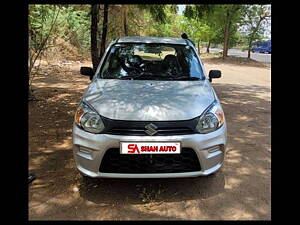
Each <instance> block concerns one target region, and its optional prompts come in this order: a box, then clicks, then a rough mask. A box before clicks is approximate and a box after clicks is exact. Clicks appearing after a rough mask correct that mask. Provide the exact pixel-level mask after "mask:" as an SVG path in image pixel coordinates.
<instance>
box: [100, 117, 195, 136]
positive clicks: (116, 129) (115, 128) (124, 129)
mask: <svg viewBox="0 0 300 225" xmlns="http://www.w3.org/2000/svg"><path fill="white" fill-rule="evenodd" d="M102 121H103V123H104V125H105V129H104V130H103V132H102V133H105V134H115V135H132V136H148V135H149V134H147V133H146V132H145V131H146V128H145V126H147V125H148V124H151V123H152V124H154V125H155V126H156V127H157V129H156V131H157V133H155V134H154V135H153V136H168V135H186V134H195V133H196V131H195V128H196V126H197V123H198V118H194V119H191V120H179V121H130V120H112V119H108V118H105V117H102Z"/></svg>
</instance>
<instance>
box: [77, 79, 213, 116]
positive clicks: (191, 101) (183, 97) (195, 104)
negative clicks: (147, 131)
mask: <svg viewBox="0 0 300 225" xmlns="http://www.w3.org/2000/svg"><path fill="white" fill-rule="evenodd" d="M83 100H84V101H86V102H87V103H88V104H90V105H91V106H92V107H93V108H94V109H95V110H97V112H98V113H99V114H100V115H101V116H104V117H106V118H109V119H114V120H132V121H172V120H189V119H193V118H195V117H197V116H200V115H201V114H202V112H203V111H204V110H205V109H206V108H207V107H208V106H209V105H210V104H211V103H212V102H213V101H214V100H215V97H214V91H213V89H212V87H211V85H210V83H209V82H208V81H207V80H204V81H149V80H115V79H98V80H95V81H93V82H92V83H91V84H90V86H89V87H88V88H87V90H86V91H85V94H84V96H83Z"/></svg>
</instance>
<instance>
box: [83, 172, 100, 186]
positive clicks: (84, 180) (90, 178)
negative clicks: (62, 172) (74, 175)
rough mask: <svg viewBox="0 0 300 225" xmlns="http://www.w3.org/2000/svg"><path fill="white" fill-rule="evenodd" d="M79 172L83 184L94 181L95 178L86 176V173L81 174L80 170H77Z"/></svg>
mask: <svg viewBox="0 0 300 225" xmlns="http://www.w3.org/2000/svg"><path fill="white" fill-rule="evenodd" d="M79 173H80V175H81V177H82V182H83V183H84V184H87V185H88V184H91V183H95V181H96V180H97V179H96V178H92V177H89V176H87V175H85V174H83V173H81V172H79Z"/></svg>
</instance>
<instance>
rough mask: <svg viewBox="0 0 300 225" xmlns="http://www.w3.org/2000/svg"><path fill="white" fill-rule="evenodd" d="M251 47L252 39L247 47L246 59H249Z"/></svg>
mask: <svg viewBox="0 0 300 225" xmlns="http://www.w3.org/2000/svg"><path fill="white" fill-rule="evenodd" d="M251 47H252V38H251V39H250V41H249V45H248V56H247V58H248V59H250V54H251Z"/></svg>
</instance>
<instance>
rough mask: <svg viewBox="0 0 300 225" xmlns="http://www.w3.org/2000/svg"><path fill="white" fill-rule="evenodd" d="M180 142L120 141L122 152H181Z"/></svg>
mask: <svg viewBox="0 0 300 225" xmlns="http://www.w3.org/2000/svg"><path fill="white" fill-rule="evenodd" d="M180 153H181V143H180V142H120V154H180Z"/></svg>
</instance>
